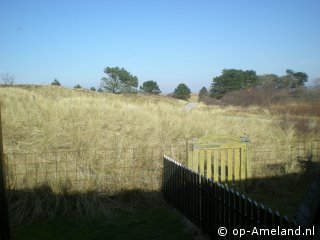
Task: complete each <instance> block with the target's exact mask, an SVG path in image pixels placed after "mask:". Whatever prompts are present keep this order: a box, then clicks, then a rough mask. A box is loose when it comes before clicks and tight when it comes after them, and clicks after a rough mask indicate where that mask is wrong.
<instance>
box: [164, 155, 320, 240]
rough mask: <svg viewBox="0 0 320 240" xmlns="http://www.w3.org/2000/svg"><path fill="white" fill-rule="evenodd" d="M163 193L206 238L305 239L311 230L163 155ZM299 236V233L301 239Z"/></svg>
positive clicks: (312, 231)
mask: <svg viewBox="0 0 320 240" xmlns="http://www.w3.org/2000/svg"><path fill="white" fill-rule="evenodd" d="M162 191H163V196H164V198H165V199H166V200H167V201H168V202H169V203H170V204H172V205H173V206H174V207H176V208H177V209H178V210H179V211H180V212H181V213H182V214H183V215H184V216H186V217H187V218H188V219H189V220H190V221H192V222H193V223H194V224H195V225H197V226H198V227H199V228H201V230H203V231H204V232H205V233H206V234H207V235H208V236H210V238H212V239H213V238H216V237H219V236H220V237H221V236H226V238H227V239H239V238H240V237H241V239H276V238H277V239H278V238H279V237H282V239H308V237H309V236H312V235H313V234H314V229H302V228H301V227H300V226H299V225H298V224H297V223H296V222H295V221H294V220H289V219H288V218H287V217H286V216H281V215H280V214H279V212H278V211H273V210H271V209H270V208H265V207H264V206H263V205H261V204H258V203H257V202H256V201H253V200H251V199H250V198H247V197H246V196H244V195H241V194H240V193H239V192H236V191H234V190H232V189H228V188H227V187H226V186H224V185H221V184H219V183H216V182H213V181H212V180H211V179H206V178H205V177H202V176H200V175H199V174H198V173H195V172H192V171H191V170H189V169H187V168H186V167H185V166H183V165H181V164H180V163H178V162H176V161H174V160H172V159H170V158H169V157H166V156H165V157H164V175H163V188H162ZM301 236H303V237H302V238H301Z"/></svg>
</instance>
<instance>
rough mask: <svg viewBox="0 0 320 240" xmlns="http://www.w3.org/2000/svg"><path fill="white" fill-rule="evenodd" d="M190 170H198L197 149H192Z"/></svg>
mask: <svg viewBox="0 0 320 240" xmlns="http://www.w3.org/2000/svg"><path fill="white" fill-rule="evenodd" d="M192 170H193V171H194V172H196V173H197V172H199V149H194V150H193V156H192Z"/></svg>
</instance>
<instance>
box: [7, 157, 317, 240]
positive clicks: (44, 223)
mask: <svg viewBox="0 0 320 240" xmlns="http://www.w3.org/2000/svg"><path fill="white" fill-rule="evenodd" d="M304 164H305V165H304V169H303V171H301V173H299V174H298V173H297V174H286V175H283V176H275V177H269V178H261V179H258V178H256V179H252V185H251V186H250V187H249V188H248V190H249V191H248V193H247V194H246V195H247V196H249V197H251V198H252V199H253V200H256V201H257V202H258V203H261V204H264V205H265V206H267V207H271V208H272V209H273V210H278V211H279V212H280V213H281V215H288V216H289V217H295V215H296V213H299V214H300V219H301V216H302V215H303V214H305V212H301V203H304V204H305V207H307V208H309V210H310V209H311V210H312V213H311V214H313V215H314V216H320V209H319V205H320V196H319V194H320V191H319V185H320V182H319V177H318V176H319V175H318V174H319V164H318V163H314V162H309V163H308V162H307V163H304ZM272 167H273V168H275V167H280V168H281V166H272ZM315 180H317V184H316V185H317V186H316V193H313V195H312V194H311V195H310V194H309V193H308V191H309V189H310V186H311V184H312V183H313V182H314V181H315ZM308 194H309V195H308ZM310 198H311V199H310ZM8 200H9V209H10V211H9V212H10V221H11V227H12V228H11V231H12V239H14V240H15V239H27V240H28V239H46V240H50V239H55V240H59V239H75V240H77V239H79V240H80V239H193V238H194V235H195V234H198V233H197V232H196V231H194V230H192V231H191V232H190V231H189V232H188V231H187V230H186V225H185V224H184V223H183V221H182V218H181V216H180V215H179V214H177V213H176V212H175V211H172V208H170V207H169V206H168V205H167V204H166V203H165V201H164V200H163V199H162V195H161V193H160V192H157V191H154V192H151V191H150V192H147V191H142V190H131V191H123V192H120V193H119V194H117V195H112V196H110V195H107V194H104V193H98V192H85V193H80V192H74V193H70V192H65V193H63V194H56V193H54V192H53V191H52V189H51V188H50V187H49V186H47V185H41V186H39V187H37V188H34V189H30V190H15V191H8ZM299 209H300V210H299ZM299 211H300V212H299ZM301 214H302V215H301ZM314 216H313V217H312V216H311V215H310V216H309V217H310V218H313V220H312V221H318V222H319V219H315V217H314ZM304 217H305V216H304ZM307 217H308V216H307Z"/></svg>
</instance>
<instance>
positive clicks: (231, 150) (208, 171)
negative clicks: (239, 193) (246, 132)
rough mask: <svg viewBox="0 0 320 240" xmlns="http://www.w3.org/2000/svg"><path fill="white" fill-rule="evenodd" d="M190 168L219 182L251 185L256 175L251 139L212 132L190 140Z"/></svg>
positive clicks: (188, 150) (188, 147)
mask: <svg viewBox="0 0 320 240" xmlns="http://www.w3.org/2000/svg"><path fill="white" fill-rule="evenodd" d="M187 161H188V163H187V164H188V168H189V169H191V170H193V171H195V172H199V173H200V174H201V175H203V176H206V177H207V178H212V179H213V180H214V181H216V182H221V183H227V184H228V185H234V184H236V185H238V186H241V185H243V186H245V187H247V182H248V181H249V180H250V178H251V177H252V167H251V157H250V151H249V139H248V137H247V136H244V137H240V138H239V137H234V136H222V135H219V136H217V135H209V136H205V137H202V138H199V139H193V140H190V141H188V142H187Z"/></svg>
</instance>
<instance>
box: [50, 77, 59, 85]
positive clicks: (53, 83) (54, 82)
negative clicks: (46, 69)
mask: <svg viewBox="0 0 320 240" xmlns="http://www.w3.org/2000/svg"><path fill="white" fill-rule="evenodd" d="M51 85H53V86H61V84H60V82H59V81H58V80H57V79H56V78H55V79H54V80H53V82H52V83H51Z"/></svg>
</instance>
